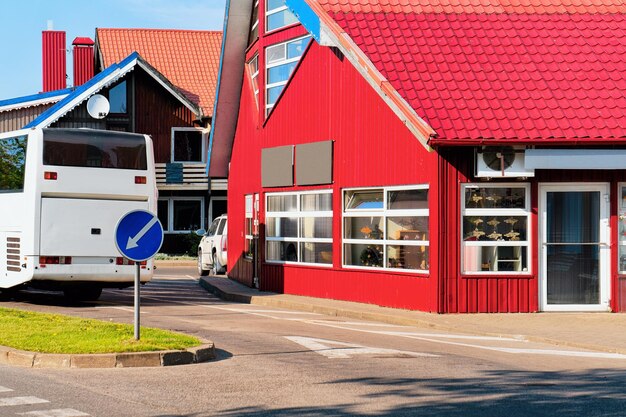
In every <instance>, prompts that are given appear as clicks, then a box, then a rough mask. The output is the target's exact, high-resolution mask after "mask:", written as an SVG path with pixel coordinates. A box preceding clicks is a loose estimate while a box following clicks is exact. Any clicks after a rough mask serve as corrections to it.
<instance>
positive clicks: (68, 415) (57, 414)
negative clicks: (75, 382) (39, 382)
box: [17, 408, 89, 417]
mask: <svg viewBox="0 0 626 417" xmlns="http://www.w3.org/2000/svg"><path fill="white" fill-rule="evenodd" d="M17 415H19V416H32V417H83V416H88V415H89V414H87V413H83V412H82V411H78V410H74V409H73V408H59V409H56V410H43V411H29V412H28V413H17Z"/></svg>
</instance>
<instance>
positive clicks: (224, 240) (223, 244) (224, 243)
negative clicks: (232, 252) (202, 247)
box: [222, 235, 228, 252]
mask: <svg viewBox="0 0 626 417" xmlns="http://www.w3.org/2000/svg"><path fill="white" fill-rule="evenodd" d="M226 249H228V239H227V235H224V236H222V252H226Z"/></svg>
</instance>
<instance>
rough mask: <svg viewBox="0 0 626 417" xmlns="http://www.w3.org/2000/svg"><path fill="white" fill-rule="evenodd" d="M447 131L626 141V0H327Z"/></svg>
mask: <svg viewBox="0 0 626 417" xmlns="http://www.w3.org/2000/svg"><path fill="white" fill-rule="evenodd" d="M317 2H318V3H319V4H320V5H321V6H322V7H323V8H324V10H326V12H327V13H328V14H329V15H330V16H331V17H332V18H333V19H334V21H335V22H336V23H337V24H338V25H339V26H340V27H341V29H342V30H344V31H345V32H346V33H347V34H348V35H349V36H350V37H351V38H352V40H353V41H354V42H355V43H356V45H357V46H358V47H359V48H360V49H361V50H363V52H364V53H365V54H366V55H367V56H368V58H369V59H370V60H371V61H372V63H373V64H374V65H375V66H376V68H377V69H378V70H379V71H380V72H381V74H382V75H383V76H384V77H385V78H387V80H389V82H390V83H391V85H392V86H393V87H394V88H395V89H396V90H397V91H398V92H399V93H400V95H401V96H402V97H403V98H404V99H405V100H406V101H407V102H408V103H409V104H410V105H411V107H413V109H414V110H415V111H416V113H417V114H418V115H419V116H420V117H422V118H423V119H424V120H425V121H426V122H427V123H428V124H429V125H430V126H431V127H432V128H433V129H434V130H435V131H436V132H437V135H438V137H439V138H440V139H526V140H528V139H542V138H544V139H545V138H564V139H575V138H587V137H590V138H615V137H622V138H624V137H626V4H625V3H623V2H622V1H620V0H317Z"/></svg>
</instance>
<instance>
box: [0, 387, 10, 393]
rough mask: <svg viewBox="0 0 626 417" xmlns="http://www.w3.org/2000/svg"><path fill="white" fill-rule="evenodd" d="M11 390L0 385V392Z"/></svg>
mask: <svg viewBox="0 0 626 417" xmlns="http://www.w3.org/2000/svg"><path fill="white" fill-rule="evenodd" d="M11 391H13V390H12V389H11V388H7V387H2V386H0V392H11Z"/></svg>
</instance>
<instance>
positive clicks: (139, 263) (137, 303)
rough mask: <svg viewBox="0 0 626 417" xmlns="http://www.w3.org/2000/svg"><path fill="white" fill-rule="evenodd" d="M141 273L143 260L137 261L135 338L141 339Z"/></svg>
mask: <svg viewBox="0 0 626 417" xmlns="http://www.w3.org/2000/svg"><path fill="white" fill-rule="evenodd" d="M140 274H141V262H135V320H134V323H135V340H139V338H140V335H139V307H140V303H139V301H140V296H139V292H140V291H141V290H140V288H139V286H140V285H141V281H140V279H139V275H140Z"/></svg>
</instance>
